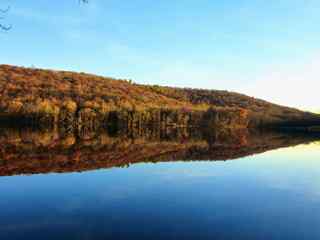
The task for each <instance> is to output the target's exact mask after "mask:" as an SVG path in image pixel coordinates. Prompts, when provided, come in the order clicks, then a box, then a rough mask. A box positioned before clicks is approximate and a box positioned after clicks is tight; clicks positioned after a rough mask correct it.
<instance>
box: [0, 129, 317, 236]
mask: <svg viewBox="0 0 320 240" xmlns="http://www.w3.org/2000/svg"><path fill="white" fill-rule="evenodd" d="M2 139H8V136H4V138H2ZM277 139H278V138H277ZM291 140H292V139H291ZM69 141H71V140H69ZM136 141H137V140H136ZM9 142H10V143H7V144H6V148H5V146H4V145H2V147H3V148H2V151H3V152H5V154H6V156H7V157H8V158H10V160H8V159H5V160H3V159H2V160H1V162H0V166H2V170H1V171H2V177H0V191H1V197H0V239H1V240H7V239H8V240H9V239H10V240H14V239H232V240H233V239H279V240H280V239H281V240H283V239H291V240H294V239H299V240H301V239H320V228H319V222H320V185H319V184H320V158H319V156H320V143H319V142H318V143H317V142H313V143H309V142H308V143H306V144H302V145H298V146H294V147H285V148H280V149H274V150H271V151H268V152H264V153H261V154H257V155H250V156H245V157H242V158H241V157H240V158H236V159H234V160H233V161H210V159H208V160H204V161H196V162H190V161H187V162H185V160H186V159H182V160H184V161H179V156H181V155H178V156H176V155H175V156H176V158H178V159H176V158H174V161H170V162H164V160H165V159H162V161H157V163H156V164H155V163H148V162H146V163H144V162H140V163H138V162H137V163H135V164H131V165H130V166H129V167H126V165H121V166H122V167H121V168H118V167H115V166H110V167H109V168H100V167H99V170H90V171H84V172H73V171H70V169H73V168H74V165H72V166H71V165H70V163H68V161H67V160H64V161H63V163H64V164H60V165H59V168H58V167H57V166H55V165H54V162H56V161H58V160H59V161H60V158H63V157H65V155H67V154H69V155H70V154H75V153H74V152H73V150H71V149H74V148H75V146H74V143H73V144H72V143H69V145H67V146H68V147H64V148H61V146H60V147H59V149H60V150H59V151H60V152H62V153H63V155H62V156H61V157H60V158H59V159H55V156H52V155H49V154H50V151H52V152H53V153H54V154H55V155H57V154H58V153H56V152H55V151H57V149H56V148H55V147H52V145H50V148H48V145H47V144H48V141H47V142H45V143H43V142H44V140H42V141H41V142H42V144H44V145H45V147H44V146H43V145H41V144H40V145H39V144H38V145H37V146H36V147H33V148H32V149H31V148H30V145H28V144H29V143H28V142H24V143H23V144H21V138H19V137H17V135H15V136H11V138H10V141H9ZM122 142H123V141H122ZM138 142H139V141H138ZM283 142H285V141H284V140H283V141H282V142H281V146H282V145H283V144H284V143H283ZM18 143H19V144H18ZM180 143H181V142H180ZM182 143H183V144H186V143H185V142H182ZM10 144H11V145H10ZM26 144H27V145H26ZM34 144H35V143H34V142H32V145H34ZM83 144H84V143H83ZM135 144H137V143H135ZM143 144H144V146H146V147H149V145H147V143H144V142H143ZM162 144H164V143H162ZM165 144H166V145H165V146H167V145H168V142H167V141H166V142H165ZM170 144H172V143H170ZM174 144H176V141H175V142H174ZM193 144H199V143H198V142H197V143H193ZM295 144H297V143H295ZM295 144H294V145H295ZM8 145H10V147H7V146H8ZM279 145H280V144H279ZM289 145H290V144H289ZM64 146H65V145H64ZM71 146H73V147H71ZM83 146H84V145H83ZM83 146H82V147H81V148H79V149H81V151H82V152H83V151H86V148H84V147H83ZM95 146H96V145H95ZM161 146H164V145H161ZM179 146H180V145H179ZM197 146H198V145H197ZM89 147H90V148H91V150H92V151H94V152H97V151H100V150H99V149H101V148H99V149H98V150H97V149H95V148H92V145H90V146H89ZM156 147H159V146H156ZM167 147H168V146H167ZM279 147H280V146H279ZM241 148H243V147H241V146H240V147H239V148H237V149H238V151H242V150H241ZM274 148H276V147H274ZM30 149H31V150H30ZM45 149H47V150H48V151H44V150H45ZM63 149H64V150H63ZM135 149H137V147H136V146H135ZM49 150H50V151H49ZM26 151H29V153H28V154H24V152H26ZM115 151H116V150H115ZM121 151H123V150H121ZM144 151H145V152H147V151H146V150H144ZM170 151H171V150H170ZM217 151H219V149H218V150H217ZM142 152H143V151H142ZM17 153H18V155H15V154H17ZM40 153H41V157H40V155H39V154H40ZM139 153H141V152H139ZM10 154H11V155H14V156H16V157H13V158H12V157H11V155H10ZM46 154H47V155H46ZM78 154H79V153H78ZM107 154H108V156H110V155H112V154H111V152H108V153H107ZM132 154H133V155H130V156H129V157H131V156H132V158H134V157H136V156H135V155H134V153H132ZM146 154H147V153H146ZM9 155H10V156H9ZM2 156H4V155H2ZM19 156H20V157H19ZM50 156H51V157H53V159H51V160H50V161H49V160H48V159H49V158H50ZM214 156H215V155H214ZM34 157H36V158H37V159H40V158H42V159H40V160H39V161H36V160H35V159H34ZM105 157H106V158H107V156H105ZM78 158H79V157H78ZM86 158H89V159H90V154H89V155H86ZM92 158H94V159H95V160H94V161H93V164H95V163H97V162H96V159H97V156H93V155H92ZM165 158H167V155H166V156H165ZM63 159H64V158H63ZM79 159H80V160H79V161H82V160H81V157H80V158H79ZM151 160H152V159H151ZM194 160H197V159H194ZM214 160H218V159H214ZM10 161H16V162H19V164H18V165H15V164H13V163H12V164H11V163H10ZM20 161H22V162H23V161H27V162H26V163H25V162H24V163H23V164H22V163H21V164H20ZM28 161H29V162H28ZM35 161H36V162H35ZM48 161H49V162H48ZM73 161H74V159H73ZM31 163H32V167H30V166H29V165H28V164H31ZM74 164H76V163H74ZM77 164H78V163H77ZM34 166H36V167H38V169H39V173H38V174H33V175H31V174H28V175H17V174H19V171H21V173H28V171H30V173H32V172H33V173H35V172H34V171H35V170H34V168H33V167H34ZM77 166H78V165H77ZM99 166H100V165H99ZM13 168H14V169H15V170H14V171H13V170H12V169H13ZM61 168H65V169H66V171H65V172H64V173H55V172H61ZM97 168H98V167H97ZM4 169H5V170H4ZM17 169H18V170H17ZM79 170H81V169H77V171H79ZM83 170H87V168H85V169H83ZM17 171H18V172H17ZM43 172H46V173H45V174H44V173H43ZM6 175H10V176H6Z"/></svg>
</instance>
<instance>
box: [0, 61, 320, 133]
mask: <svg viewBox="0 0 320 240" xmlns="http://www.w3.org/2000/svg"><path fill="white" fill-rule="evenodd" d="M212 87H214V86H212ZM151 109H152V111H154V110H155V109H158V110H159V109H160V110H161V112H160V113H159V114H160V118H161V116H162V115H161V114H162V110H163V111H166V116H167V115H170V114H172V112H175V119H179V113H180V112H183V113H186V112H188V113H190V112H191V113H197V114H198V115H199V113H203V114H205V113H207V112H208V110H211V111H213V113H214V114H211V115H210V114H207V115H205V117H206V118H208V116H211V117H212V116H214V117H212V118H214V119H215V120H217V119H218V120H217V121H225V122H228V123H231V120H230V119H235V118H238V120H237V121H235V123H232V124H239V125H246V126H250V127H257V126H259V127H263V126H265V127H267V126H273V127H277V126H294V127H308V126H314V125H320V117H319V115H316V114H311V113H308V112H302V111H299V110H297V109H292V108H288V107H283V106H279V105H276V104H272V103H269V102H266V101H263V100H260V99H255V98H252V97H248V96H245V95H242V94H238V93H233V92H228V91H216V90H202V89H182V88H172V87H161V86H148V85H140V84H135V83H132V82H131V81H128V80H116V79H112V78H107V77H100V76H96V75H92V74H85V73H75V72H66V71H52V70H42V69H33V68H23V67H16V66H9V65H0V119H4V120H9V121H10V120H12V119H14V120H19V119H20V120H21V119H24V120H26V119H28V120H30V119H33V120H38V121H40V120H43V121H48V122H59V121H60V122H64V123H65V124H69V123H71V122H73V121H75V120H74V119H75V118H77V119H78V120H77V122H78V123H79V122H85V121H87V120H88V119H89V120H90V121H91V120H92V119H95V118H97V119H99V121H100V120H101V121H102V120H104V121H105V120H106V118H105V116H107V115H108V114H110V113H111V112H131V113H132V112H147V113H149V112H148V111H151ZM216 113H218V115H219V116H220V117H218V118H217V116H216V115H217V114H216ZM197 114H195V115H196V116H197ZM149 115H150V114H149ZM151 115H155V113H152V114H151ZM101 116H102V117H101ZM110 116H111V115H110ZM110 116H109V118H108V119H109V120H110ZM119 116H120V115H117V118H121V117H119ZM128 116H129V115H128V114H126V119H127V121H128ZM190 116H193V115H189V118H190ZM146 118H148V114H144V115H139V119H140V120H141V119H146ZM150 118H152V119H154V116H153V117H150ZM242 118H243V119H242ZM244 118H245V119H246V120H244ZM79 119H80V120H79ZM201 119H203V117H201ZM131 120H132V122H134V121H135V119H134V117H133V118H132V119H131ZM170 120H171V122H174V121H175V120H172V119H170V117H169V120H166V121H169V122H170ZM176 121H178V120H176ZM186 121H187V120H186ZM91 122H95V121H91Z"/></svg>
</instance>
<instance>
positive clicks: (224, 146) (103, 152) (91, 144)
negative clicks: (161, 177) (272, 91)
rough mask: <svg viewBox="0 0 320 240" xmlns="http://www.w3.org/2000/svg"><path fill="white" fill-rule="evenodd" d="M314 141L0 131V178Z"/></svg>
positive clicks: (187, 133)
mask: <svg viewBox="0 0 320 240" xmlns="http://www.w3.org/2000/svg"><path fill="white" fill-rule="evenodd" d="M313 140H316V137H312V136H310V135H309V136H304V135H295V136H294V137H293V136H292V135H290V134H288V133H275V132H265V133H257V132H255V133H250V134H249V133H248V132H247V131H245V130H237V131H230V130H229V131H227V130H225V131H214V132H212V133H210V134H208V133H206V131H201V130H195V129H193V130H191V129H185V128H183V129H182V128H180V129H179V128H167V129H160V128H156V129H141V130H137V131H135V130H128V129H124V130H123V131H117V132H112V131H109V133H107V132H103V133H101V134H96V133H92V132H77V133H61V132H60V133H59V132H58V131H54V130H52V131H32V130H24V131H18V130H14V129H3V130H1V131H0V146H1V148H0V149H1V150H0V175H1V176H9V175H17V174H36V173H49V172H74V171H87V170H94V169H100V168H111V167H121V166H128V165H129V164H134V163H140V162H169V161H196V160H210V161H216V160H231V159H237V158H240V157H244V156H247V155H251V154H257V153H262V152H265V151H268V150H271V149H276V148H281V147H287V146H294V145H298V144H301V143H308V142H311V141H313Z"/></svg>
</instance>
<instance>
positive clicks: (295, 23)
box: [0, 0, 320, 111]
mask: <svg viewBox="0 0 320 240" xmlns="http://www.w3.org/2000/svg"><path fill="white" fill-rule="evenodd" d="M57 2H58V1H57ZM0 4H1V5H0V8H1V7H2V6H3V8H5V7H6V6H8V5H10V6H11V10H10V12H9V13H8V14H7V15H6V17H5V19H4V20H1V21H6V22H8V23H10V24H12V25H13V29H12V30H11V31H9V32H7V33H4V32H1V33H0V39H1V46H2V47H1V48H2V49H1V55H0V64H12V65H18V66H25V67H30V66H35V67H39V68H46V69H60V70H71V71H77V72H88V73H93V74H97V75H103V76H110V77H115V78H126V79H132V80H133V81H134V82H138V83H142V84H157V85H167V86H177V87H192V88H207V89H220V90H228V91H235V92H240V93H244V94H247V95H249V96H254V97H256V98H262V99H265V100H267V101H271V102H274V103H277V104H281V105H287V106H291V107H296V108H299V109H303V110H310V111H319V110H320V100H319V98H318V95H319V93H318V89H319V87H320V84H319V79H318V78H319V76H320V58H319V56H320V49H319V44H318V43H319V42H320V32H319V31H318V23H319V22H320V2H319V1H318V0H309V1H298V0H281V1H279V0H271V1H267V2H266V1H261V0H252V1H245V0H241V1H238V0H227V1H211V0H200V1H183V0H175V1H169V0H163V1H158V2H150V1H147V0H139V1H116V0H109V1H103V0H92V1H91V0H90V4H86V5H79V4H78V1H77V0H67V1H63V2H62V1H61V2H58V3H56V4H55V3H53V2H52V1H50V0H43V1H36V0H30V1H22V0H4V1H1V3H0Z"/></svg>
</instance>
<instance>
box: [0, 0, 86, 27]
mask: <svg viewBox="0 0 320 240" xmlns="http://www.w3.org/2000/svg"><path fill="white" fill-rule="evenodd" d="M78 1H79V3H89V0H78ZM9 10H10V7H7V8H6V9H1V8H0V30H3V31H9V30H10V29H11V28H12V26H11V25H6V24H3V23H1V20H3V19H4V18H5V15H6V14H7V13H8V12H9Z"/></svg>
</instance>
